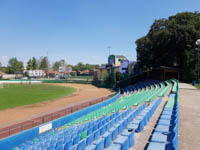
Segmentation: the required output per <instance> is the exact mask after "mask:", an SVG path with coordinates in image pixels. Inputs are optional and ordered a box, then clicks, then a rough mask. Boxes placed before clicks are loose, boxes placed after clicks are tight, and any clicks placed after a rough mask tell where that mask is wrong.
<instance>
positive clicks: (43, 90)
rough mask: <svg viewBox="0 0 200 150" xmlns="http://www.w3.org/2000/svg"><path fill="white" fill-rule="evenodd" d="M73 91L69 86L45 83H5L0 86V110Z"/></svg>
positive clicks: (58, 96)
mask: <svg viewBox="0 0 200 150" xmlns="http://www.w3.org/2000/svg"><path fill="white" fill-rule="evenodd" d="M75 91H76V89H75V88H71V87H63V86H54V85H46V84H30V85H29V84H6V85H4V87H3V88H0V110H2V109H8V108H12V107H17V106H23V105H27V104H33V103H38V102H42V101H48V100H53V99H56V98H60V97H63V96H67V95H70V94H72V93H73V92H75Z"/></svg>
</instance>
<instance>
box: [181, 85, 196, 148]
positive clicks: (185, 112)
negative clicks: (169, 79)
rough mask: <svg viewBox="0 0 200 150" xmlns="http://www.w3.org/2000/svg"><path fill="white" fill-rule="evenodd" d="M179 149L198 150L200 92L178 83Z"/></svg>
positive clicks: (190, 86)
mask: <svg viewBox="0 0 200 150" xmlns="http://www.w3.org/2000/svg"><path fill="white" fill-rule="evenodd" d="M179 85H180V103H179V106H180V107H179V108H180V119H179V149H180V150H199V149H200V90H198V89H196V88H195V87H193V86H192V85H189V84H185V83H180V84H179Z"/></svg>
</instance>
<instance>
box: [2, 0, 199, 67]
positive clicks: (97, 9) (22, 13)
mask: <svg viewBox="0 0 200 150" xmlns="http://www.w3.org/2000/svg"><path fill="white" fill-rule="evenodd" d="M199 9H200V0H165V1H164V0H137V1H136V0H0V62H1V63H2V64H3V65H7V62H8V60H9V59H10V58H12V57H17V58H18V59H19V60H21V61H23V62H24V63H26V62H27V60H28V59H29V58H31V57H33V56H34V57H36V58H37V59H39V58H40V57H41V56H48V58H49V60H50V61H51V62H55V61H57V60H60V59H64V60H66V62H67V63H68V64H73V65H74V64H76V63H78V62H83V63H91V64H105V63H107V58H108V55H109V50H108V48H107V47H108V46H110V47H111V49H110V54H117V55H124V56H126V57H127V58H128V59H129V60H136V56H137V54H136V44H135V41H136V40H137V39H138V38H140V37H142V36H145V35H146V34H147V32H148V31H149V28H150V26H151V24H152V23H153V21H154V20H155V19H161V18H168V17H169V16H171V15H175V14H176V13H178V12H184V11H192V12H194V11H199Z"/></svg>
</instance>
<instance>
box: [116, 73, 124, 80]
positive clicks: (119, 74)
mask: <svg viewBox="0 0 200 150" xmlns="http://www.w3.org/2000/svg"><path fill="white" fill-rule="evenodd" d="M115 77H116V81H120V80H122V79H123V74H122V73H121V72H119V71H117V72H116V73H115Z"/></svg>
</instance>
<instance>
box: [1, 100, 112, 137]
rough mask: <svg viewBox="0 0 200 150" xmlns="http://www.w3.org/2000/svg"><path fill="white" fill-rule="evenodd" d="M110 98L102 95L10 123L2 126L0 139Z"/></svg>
mask: <svg viewBox="0 0 200 150" xmlns="http://www.w3.org/2000/svg"><path fill="white" fill-rule="evenodd" d="M108 98H109V97H108V96H106V97H100V98H97V99H93V100H88V101H85V102H82V103H79V104H75V105H73V106H70V107H66V108H64V109H61V110H58V111H55V112H52V113H48V114H45V115H41V116H39V117H36V118H33V119H30V120H26V121H23V122H20V123H17V124H14V125H10V126H7V127H3V128H0V139H1V138H5V137H8V136H10V135H13V134H16V133H19V132H21V131H24V130H27V129H30V128H33V127H35V126H38V125H40V124H43V123H46V122H49V121H52V120H54V119H57V118H59V117H63V116H65V115H68V114H70V113H73V112H76V111H78V110H81V109H83V108H86V107H88V106H91V105H94V104H97V103H100V102H103V101H104V100H107V99H108Z"/></svg>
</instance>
